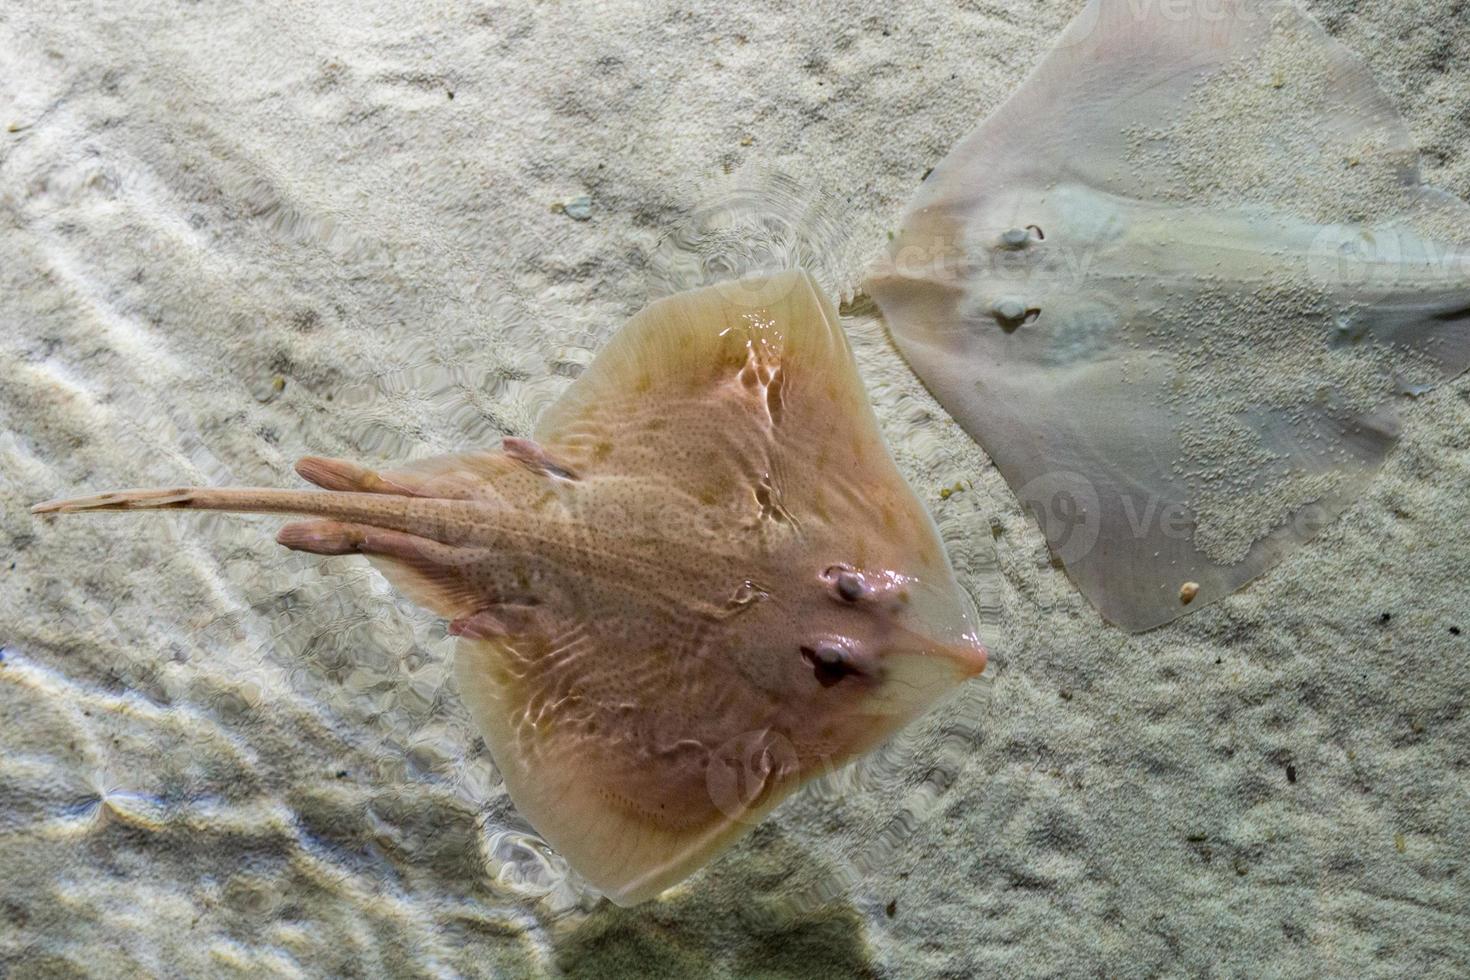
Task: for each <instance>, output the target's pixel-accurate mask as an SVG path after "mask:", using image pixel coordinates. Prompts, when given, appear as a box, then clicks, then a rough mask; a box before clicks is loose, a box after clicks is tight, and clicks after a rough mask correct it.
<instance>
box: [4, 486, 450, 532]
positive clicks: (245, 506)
mask: <svg viewBox="0 0 1470 980" xmlns="http://www.w3.org/2000/svg"><path fill="white" fill-rule="evenodd" d="M463 506H464V504H463V503H462V502H460V501H455V500H443V499H434V498H423V497H408V496H399V495H397V494H391V493H361V492H336V491H328V492H322V491H317V490H272V489H265V488H239V489H222V488H215V487H177V488H171V489H158V490H114V491H110V492H108V493H99V494H93V495H92V496H88V497H72V498H69V499H64V500H49V501H47V502H45V503H41V504H37V505H35V506H34V507H32V508H31V513H33V514H43V515H50V514H78V513H96V512H101V511H129V510H218V511H233V512H237V513H251V514H295V515H301V516H310V517H317V518H328V519H330V520H333V521H341V522H351V523H354V524H360V525H365V526H369V527H377V528H385V529H388V530H393V531H401V532H404V533H407V534H413V535H418V536H420V537H424V538H429V539H431V540H439V541H442V540H444V539H445V537H446V536H447V535H446V534H445V530H446V528H448V527H449V525H450V524H452V523H453V522H454V521H453V519H454V517H455V508H463Z"/></svg>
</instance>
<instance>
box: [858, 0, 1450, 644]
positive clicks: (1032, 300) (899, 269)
mask: <svg viewBox="0 0 1470 980" xmlns="http://www.w3.org/2000/svg"><path fill="white" fill-rule="evenodd" d="M1245 147H1249V148H1250V149H1249V151H1244V149H1243V148H1245ZM889 252H890V254H889V256H888V258H887V260H886V261H884V262H882V263H880V265H879V266H878V268H877V271H876V272H875V274H874V275H873V276H872V277H871V278H870V279H869V280H868V282H867V290H868V292H869V293H870V294H871V295H872V296H873V297H874V299H875V300H877V302H878V304H879V306H880V307H881V308H882V310H883V313H884V316H885V319H886V320H887V322H888V324H889V325H890V327H891V328H892V331H893V336H894V339H895V341H896V342H897V343H898V345H899V347H900V348H901V349H902V350H903V352H904V355H905V357H906V358H907V359H908V360H909V362H910V363H911V364H913V366H914V368H915V370H916V371H917V372H918V373H919V375H920V377H921V378H923V379H924V380H925V382H926V384H927V385H928V386H929V387H930V389H931V390H932V391H933V392H934V393H935V396H936V397H937V398H938V399H939V400H940V402H941V403H943V404H944V405H945V407H946V408H948V409H949V410H950V411H951V413H953V414H954V416H955V418H956V419H957V420H958V421H959V422H960V424H961V425H963V426H964V427H965V429H966V431H968V432H970V433H971V434H972V435H974V436H975V437H976V439H977V440H978V441H979V442H980V444H981V446H982V447H984V448H985V449H986V450H987V451H988V452H990V454H991V455H992V456H993V457H994V458H995V461H996V465H997V466H999V468H1000V470H1001V472H1002V473H1003V474H1005V476H1006V479H1007V481H1008V482H1009V483H1010V485H1011V486H1012V487H1013V488H1015V490H1016V493H1017V495H1018V496H1019V497H1020V498H1021V501H1022V503H1023V505H1025V506H1026V507H1027V508H1028V509H1031V510H1032V511H1033V512H1034V513H1035V514H1036V515H1037V519H1038V521H1039V522H1040V524H1041V526H1042V531H1043V533H1045V534H1046V535H1047V538H1048V541H1049V542H1050V543H1051V545H1052V548H1053V550H1054V551H1055V552H1056V554H1057V556H1058V558H1059V559H1060V561H1061V562H1062V563H1063V564H1064V565H1065V566H1066V568H1067V571H1068V573H1069V574H1070V575H1071V576H1072V578H1073V579H1074V580H1075V581H1076V582H1077V584H1078V587H1079V588H1080V589H1081V590H1082V591H1083V593H1084V594H1085V595H1087V597H1088V598H1089V599H1091V600H1092V602H1093V603H1094V604H1095V605H1096V606H1097V607H1098V609H1099V611H1100V612H1101V613H1102V614H1103V616H1104V618H1106V619H1107V620H1108V621H1109V622H1112V623H1115V624H1117V625H1119V626H1122V627H1124V628H1126V629H1130V630H1144V629H1149V628H1152V627H1155V626H1158V625H1160V624H1162V623H1166V622H1169V621H1171V620H1173V619H1175V618H1177V617H1179V616H1182V615H1185V614H1186V613H1190V612H1197V611H1199V610H1200V609H1202V608H1204V607H1205V606H1206V605H1207V604H1209V603H1211V602H1213V601H1215V600H1217V599H1219V598H1221V597H1223V596H1225V595H1228V594H1229V593H1231V592H1233V591H1234V590H1235V589H1237V588H1239V587H1240V586H1242V585H1244V584H1245V583H1246V582H1248V581H1250V580H1251V579H1253V578H1255V577H1256V576H1257V575H1259V574H1260V573H1261V572H1262V571H1263V570H1264V569H1266V568H1268V567H1269V566H1271V565H1272V564H1275V563H1276V562H1278V561H1280V560H1281V558H1282V556H1283V555H1285V554H1287V553H1289V552H1290V550H1291V549H1292V548H1294V547H1298V546H1300V545H1301V544H1302V543H1303V542H1305V541H1309V540H1310V539H1311V538H1312V537H1313V536H1315V535H1316V534H1317V533H1318V532H1319V531H1320V530H1321V528H1322V526H1323V525H1324V524H1326V523H1327V522H1329V521H1331V520H1332V519H1333V518H1335V517H1336V516H1337V515H1338V514H1339V513H1341V511H1342V509H1343V508H1344V507H1346V506H1347V505H1348V503H1349V502H1351V501H1352V499H1353V498H1354V497H1356V496H1357V494H1358V493H1359V492H1360V491H1361V489H1362V487H1363V484H1364V483H1366V482H1367V481H1368V480H1369V479H1371V478H1372V476H1373V474H1374V473H1375V472H1376V471H1377V469H1378V467H1379V466H1380V465H1381V464H1382V461H1383V457H1384V456H1385V455H1386V454H1387V453H1388V452H1389V451H1390V450H1391V449H1392V447H1393V445H1394V442H1395V440H1396V439H1397V436H1398V431H1399V416H1398V407H1399V406H1398V403H1399V402H1401V401H1404V400H1407V398H1409V397H1411V396H1416V395H1422V394H1424V393H1425V392H1426V391H1428V390H1429V389H1431V388H1432V387H1433V385H1434V384H1435V383H1437V382H1439V381H1441V380H1443V379H1445V378H1449V377H1454V376H1455V375H1457V374H1459V373H1460V372H1462V371H1463V370H1464V369H1465V367H1466V366H1467V365H1470V204H1466V203H1465V202H1464V201H1461V200H1459V199H1458V198H1455V197H1453V196H1452V195H1450V194H1447V193H1445V192H1443V191H1440V190H1436V189H1434V188H1429V187H1424V186H1423V185H1421V184H1420V182H1419V150H1418V147H1417V146H1415V145H1414V143H1413V140H1412V138H1411V136H1410V134H1409V132H1408V130H1407V129H1406V128H1405V126H1404V124H1403V122H1402V120H1401V119H1400V118H1399V115H1398V113H1397V111H1396V110H1395V109H1394V107H1393V106H1392V105H1391V104H1390V103H1389V102H1388V101H1387V99H1385V97H1384V96H1383V93H1382V92H1381V90H1380V89H1379V87H1378V85H1377V84H1376V83H1375V82H1374V81H1373V79H1372V77H1371V76H1370V75H1369V74H1368V71H1367V69H1366V68H1365V67H1364V66H1363V64H1362V63H1361V61H1360V60H1359V58H1358V57H1357V55H1355V54H1353V53H1352V52H1351V51H1350V50H1348V49H1347V48H1346V47H1344V46H1343V45H1341V44H1339V43H1338V42H1336V41H1334V40H1332V39H1331V38H1329V37H1328V36H1327V35H1326V34H1325V33H1323V31H1322V30H1321V28H1320V27H1319V26H1318V25H1317V24H1316V23H1315V22H1314V21H1313V20H1311V18H1310V17H1308V16H1307V15H1305V14H1304V13H1303V12H1302V11H1301V9H1300V8H1299V7H1298V6H1297V5H1296V4H1295V2H1293V0H1281V2H1277V0H1239V2H1236V0H1231V2H1228V3H1220V2H1216V0H1209V2H1199V3H1192V2H1183V3H1172V4H1169V5H1153V6H1148V5H1142V6H1141V5H1138V4H1132V3H1128V2H1126V0H1116V2H1115V0H1094V2H1092V3H1090V4H1089V5H1088V6H1087V7H1086V8H1084V10H1083V11H1082V12H1081V13H1080V14H1078V15H1077V19H1076V20H1075V21H1074V22H1073V23H1072V24H1070V25H1069V26H1068V27H1067V29H1066V30H1065V31H1064V32H1063V33H1062V35H1061V36H1060V37H1059V38H1058V39H1057V42H1056V46H1055V47H1054V48H1053V49H1052V50H1051V51H1050V52H1048V53H1047V55H1046V57H1045V58H1044V59H1043V61H1042V62H1041V64H1039V65H1038V66H1037V68H1036V70H1035V71H1034V72H1033V73H1032V74H1031V75H1029V76H1028V77H1027V78H1026V80H1025V81H1024V82H1023V83H1022V84H1021V86H1020V88H1019V89H1018V90H1017V91H1016V93H1015V95H1014V96H1012V97H1011V99H1009V100H1008V101H1007V102H1006V103H1005V105H1003V106H1002V107H1001V108H999V109H997V110H996V112H995V113H994V114H993V115H992V116H990V117H989V118H987V119H986V120H985V122H984V123H982V124H981V125H980V126H979V127H977V129H976V130H975V132H974V133H972V134H970V135H968V136H967V137H965V139H964V140H963V141H961V143H960V144H959V145H958V146H957V147H955V149H954V150H953V151H951V153H950V154H949V155H948V156H947V157H946V158H945V159H944V160H943V161H941V162H940V163H939V164H938V165H937V167H936V168H935V171H934V173H933V174H932V175H931V176H930V177H929V178H927V179H926V180H925V182H924V186H923V188H922V189H921V190H920V191H919V192H918V193H917V194H916V195H915V199H914V201H913V203H912V204H911V205H910V209H909V211H908V213H907V214H906V216H905V219H904V224H903V228H902V230H901V232H900V233H899V235H898V236H897V238H896V239H895V240H894V241H893V243H892V245H891V246H890V250H889Z"/></svg>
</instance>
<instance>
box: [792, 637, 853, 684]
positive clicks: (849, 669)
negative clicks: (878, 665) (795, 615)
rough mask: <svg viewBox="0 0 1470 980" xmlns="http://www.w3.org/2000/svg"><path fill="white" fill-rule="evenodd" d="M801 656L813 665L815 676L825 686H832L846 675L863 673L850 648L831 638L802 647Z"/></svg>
mask: <svg viewBox="0 0 1470 980" xmlns="http://www.w3.org/2000/svg"><path fill="white" fill-rule="evenodd" d="M801 658H802V659H803V660H805V661H806V662H807V663H808V664H810V665H811V668H812V674H813V676H815V677H816V679H817V683H818V684H820V685H822V686H823V687H831V686H832V685H833V684H836V683H837V682H838V681H840V680H842V679H843V678H844V677H851V676H852V675H854V674H861V673H862V670H861V669H860V668H859V667H858V666H857V664H856V663H855V662H854V661H853V657H852V654H851V653H850V652H849V651H848V649H847V648H846V647H844V646H843V645H842V644H840V643H834V642H832V641H830V640H823V641H822V642H820V643H816V644H813V645H812V646H809V647H802V648H801Z"/></svg>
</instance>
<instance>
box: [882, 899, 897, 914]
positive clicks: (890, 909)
mask: <svg viewBox="0 0 1470 980" xmlns="http://www.w3.org/2000/svg"><path fill="white" fill-rule="evenodd" d="M883 911H884V912H886V913H887V914H888V917H889V918H890V919H891V918H893V917H894V916H895V915H897V914H898V899H896V898H895V899H894V900H893V901H891V902H889V903H888V904H887V905H886V906H884V908H883Z"/></svg>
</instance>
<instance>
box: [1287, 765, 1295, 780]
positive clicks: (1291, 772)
mask: <svg viewBox="0 0 1470 980" xmlns="http://www.w3.org/2000/svg"><path fill="white" fill-rule="evenodd" d="M1286 781H1287V782H1288V783H1294V782H1296V766H1294V765H1292V764H1291V763H1290V762H1288V763H1287V764H1286Z"/></svg>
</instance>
